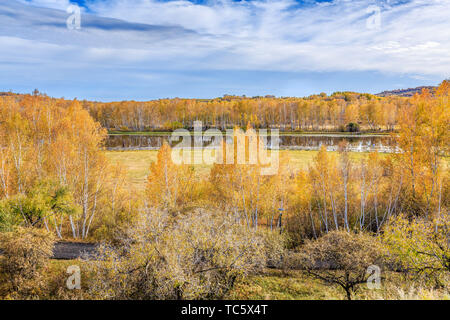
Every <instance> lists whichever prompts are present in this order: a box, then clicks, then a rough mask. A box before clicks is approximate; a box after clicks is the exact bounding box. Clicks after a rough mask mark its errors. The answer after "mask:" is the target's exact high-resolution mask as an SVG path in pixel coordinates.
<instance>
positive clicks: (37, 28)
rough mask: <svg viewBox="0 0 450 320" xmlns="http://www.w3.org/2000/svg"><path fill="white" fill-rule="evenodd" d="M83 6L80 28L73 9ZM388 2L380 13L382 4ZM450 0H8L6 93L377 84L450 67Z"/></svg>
mask: <svg viewBox="0 0 450 320" xmlns="http://www.w3.org/2000/svg"><path fill="white" fill-rule="evenodd" d="M74 3H77V4H78V5H80V7H81V11H82V12H81V29H80V30H70V29H68V28H67V26H66V20H67V18H68V17H69V16H70V14H69V13H67V12H66V9H67V7H68V6H69V5H70V4H74ZM378 12H379V14H378ZM449 14H450V0H378V1H375V0H353V1H349V0H328V1H314V0H308V1H294V0H277V1H272V0H248V1H231V0H209V1H201V0H196V1H188V0H177V1H162V0H109V1H106V0H77V1H69V0H0V91H9V90H12V91H14V92H31V91H32V90H33V89H34V88H38V89H39V90H40V91H42V92H46V93H47V94H49V95H51V96H55V97H66V98H75V97H77V98H79V99H90V100H100V101H112V100H150V99H158V98H166V97H186V98H194V97H195V98H213V97H217V96H222V95H223V94H239V95H241V94H245V95H247V96H255V95H266V94H274V95H276V96H306V95H310V94H314V93H320V92H326V93H332V92H334V91H343V90H351V91H360V92H370V93H377V92H380V91H383V90H388V89H398V88H407V87H415V86H420V85H436V84H438V83H439V82H440V81H442V80H443V79H446V78H449V77H450V40H449V39H450V19H449Z"/></svg>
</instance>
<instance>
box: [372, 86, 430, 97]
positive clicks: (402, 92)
mask: <svg viewBox="0 0 450 320" xmlns="http://www.w3.org/2000/svg"><path fill="white" fill-rule="evenodd" d="M423 89H428V90H430V92H431V93H434V92H435V91H436V89H437V87H433V86H423V87H417V88H409V89H398V90H392V91H383V92H381V93H378V94H376V96H379V97H389V96H399V97H412V96H414V95H415V94H416V93H421V92H422V90H423Z"/></svg>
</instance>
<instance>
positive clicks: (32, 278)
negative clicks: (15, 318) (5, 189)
mask: <svg viewBox="0 0 450 320" xmlns="http://www.w3.org/2000/svg"><path fill="white" fill-rule="evenodd" d="M0 243H1V249H2V257H1V259H0V272H1V277H2V278H3V280H2V284H3V285H2V287H1V290H0V291H1V292H0V294H1V295H2V296H4V297H5V296H6V297H10V298H23V299H27V298H37V297H39V295H40V290H41V288H42V287H43V277H42V274H41V271H42V270H43V269H44V268H45V267H46V266H47V264H48V262H49V259H50V257H51V256H52V252H53V245H54V238H53V236H52V235H51V234H50V233H48V232H47V231H45V230H41V229H35V228H20V227H19V228H17V229H16V230H14V231H13V232H6V233H3V234H1V237H0Z"/></svg>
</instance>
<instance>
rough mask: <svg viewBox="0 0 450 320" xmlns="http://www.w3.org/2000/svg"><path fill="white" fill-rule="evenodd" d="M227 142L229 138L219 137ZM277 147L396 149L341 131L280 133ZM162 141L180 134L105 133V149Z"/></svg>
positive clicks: (210, 143)
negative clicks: (344, 143)
mask: <svg viewBox="0 0 450 320" xmlns="http://www.w3.org/2000/svg"><path fill="white" fill-rule="evenodd" d="M191 137H192V141H191V145H192V146H203V147H204V148H217V146H218V141H219V139H213V137H212V136H208V135H204V136H200V135H198V136H197V135H193V136H191ZM222 139H227V141H229V142H230V141H231V137H230V136H227V137H225V136H224V137H223V138H222ZM278 139H279V149H284V150H318V149H319V148H320V147H321V146H322V145H325V146H326V148H327V150H329V151H336V150H337V149H338V145H339V143H340V142H341V141H347V142H348V144H349V150H350V151H354V152H371V151H378V152H382V153H391V152H395V151H396V150H397V148H396V146H395V141H394V138H392V137H391V136H387V135H362V134H361V135H343V134H292V135H280V136H279V137H278ZM266 140H267V141H265V145H266V147H267V148H268V149H274V148H276V147H275V146H274V145H276V141H273V140H272V139H271V138H270V136H268V137H267V139H266ZM164 141H166V142H168V143H169V144H170V145H171V146H172V147H175V148H176V147H177V146H178V147H179V146H180V141H181V138H180V137H176V138H173V137H171V136H170V135H168V134H161V135H126V134H123V135H109V136H108V139H107V142H106V148H107V149H108V150H111V151H114V150H116V151H120V150H157V149H159V148H160V147H161V146H162V144H163V143H164Z"/></svg>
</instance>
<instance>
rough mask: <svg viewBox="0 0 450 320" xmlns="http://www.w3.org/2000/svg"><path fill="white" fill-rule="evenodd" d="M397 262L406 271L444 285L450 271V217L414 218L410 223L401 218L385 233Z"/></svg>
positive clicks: (396, 219) (394, 221)
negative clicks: (442, 279)
mask: <svg viewBox="0 0 450 320" xmlns="http://www.w3.org/2000/svg"><path fill="white" fill-rule="evenodd" d="M383 240H384V242H385V243H386V244H387V246H388V248H389V251H390V253H391V258H392V260H393V262H394V263H397V264H399V265H400V266H401V267H402V268H403V269H406V270H407V271H411V272H413V273H415V274H418V275H423V276H425V278H428V279H434V280H436V281H437V283H438V284H439V283H440V285H443V284H442V283H441V282H442V281H441V280H440V278H445V277H444V276H445V274H446V273H447V274H448V273H449V272H450V216H449V215H448V214H445V215H443V216H441V217H439V218H438V219H435V220H434V221H430V220H428V219H422V218H415V219H413V220H411V221H409V220H408V219H406V218H405V217H403V216H398V217H396V218H394V219H392V220H391V221H390V223H389V224H388V225H387V226H386V228H385V230H384V235H383Z"/></svg>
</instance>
